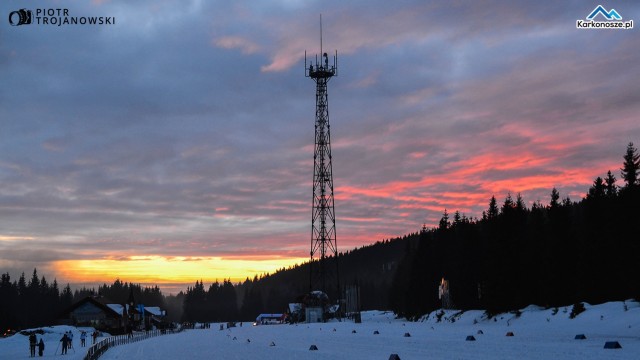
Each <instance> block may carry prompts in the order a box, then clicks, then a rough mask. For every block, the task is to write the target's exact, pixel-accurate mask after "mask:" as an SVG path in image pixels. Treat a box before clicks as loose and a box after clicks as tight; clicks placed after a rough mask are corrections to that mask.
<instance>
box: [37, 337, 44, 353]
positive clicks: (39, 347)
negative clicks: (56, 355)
mask: <svg viewBox="0 0 640 360" xmlns="http://www.w3.org/2000/svg"><path fill="white" fill-rule="evenodd" d="M42 353H44V341H42V338H40V342H39V343H38V355H40V356H42Z"/></svg>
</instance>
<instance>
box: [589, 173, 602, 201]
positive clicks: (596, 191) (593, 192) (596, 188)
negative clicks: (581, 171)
mask: <svg viewBox="0 0 640 360" xmlns="http://www.w3.org/2000/svg"><path fill="white" fill-rule="evenodd" d="M604 194H605V184H604V181H603V180H602V178H601V177H600V176H598V177H597V178H596V179H595V181H594V182H593V185H592V186H591V187H590V188H589V194H587V197H588V198H590V199H592V198H593V199H597V198H601V197H603V196H604Z"/></svg>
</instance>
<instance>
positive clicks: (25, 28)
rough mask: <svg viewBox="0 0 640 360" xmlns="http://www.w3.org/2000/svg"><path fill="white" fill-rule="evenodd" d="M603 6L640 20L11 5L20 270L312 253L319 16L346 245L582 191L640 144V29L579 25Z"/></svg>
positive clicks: (93, 274) (163, 275)
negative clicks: (27, 17)
mask: <svg viewBox="0 0 640 360" xmlns="http://www.w3.org/2000/svg"><path fill="white" fill-rule="evenodd" d="M598 4H602V6H603V7H604V8H605V9H606V10H611V9H615V10H616V12H617V13H619V14H620V15H621V16H622V20H623V21H628V20H634V22H635V21H637V20H640V4H639V3H638V2H636V1H615V2H614V1H610V2H590V1H536V2H531V1H484V2H478V1H430V2H425V1H422V0H416V1H411V0H407V1H393V2H389V1H370V0H367V1H298V0H281V1H163V0H154V1H143V0H141V1H135V2H130V1H118V0H112V1H110V0H99V1H98V0H95V1H91V2H90V1H23V0H20V1H18V0H6V1H2V2H1V3H0V14H1V15H2V17H1V18H0V80H1V84H2V86H0V272H2V273H7V272H8V273H10V274H11V276H12V278H13V279H15V278H17V277H18V276H19V274H20V273H21V272H23V271H24V272H25V273H26V274H27V275H28V276H29V274H30V273H31V272H32V271H33V269H34V268H37V269H38V273H39V274H40V275H45V276H46V277H47V279H48V280H51V278H56V279H58V281H59V282H62V283H66V282H71V283H73V284H93V283H102V282H106V283H111V282H113V280H115V278H120V279H121V280H123V281H132V282H136V283H143V284H158V285H160V286H161V288H163V289H178V288H180V286H183V284H184V283H188V284H189V283H190V284H193V283H194V282H195V281H196V280H200V279H202V280H204V281H205V283H208V282H211V281H215V280H216V279H218V280H220V281H221V280H222V279H225V278H231V279H232V280H234V281H239V280H242V279H244V278H245V277H247V276H248V277H253V276H254V275H256V274H262V273H265V272H273V271H274V270H276V269H278V268H282V267H288V266H291V265H293V264H297V263H301V262H303V261H305V260H306V259H308V257H309V249H310V241H311V200H312V177H313V140H314V121H315V83H314V82H313V81H312V80H311V79H309V78H305V76H304V56H305V51H306V52H307V56H308V57H314V56H315V54H317V53H319V52H320V29H319V28H320V25H319V18H320V14H322V27H323V35H322V37H323V40H322V41H323V50H324V51H328V52H330V53H333V52H335V51H337V53H338V76H337V77H334V78H332V79H331V80H330V82H329V86H328V98H329V114H330V115H329V122H330V124H331V140H332V143H331V149H332V155H333V158H332V163H333V176H334V185H335V213H336V230H337V245H338V249H339V251H347V250H350V249H353V248H354V247H359V246H362V245H367V244H371V243H373V242H376V241H379V240H384V239H389V238H394V237H397V236H402V235H405V234H408V233H412V232H416V231H418V230H419V229H420V228H421V227H422V225H423V224H426V225H427V226H434V225H436V224H437V222H438V221H439V219H440V217H441V216H442V213H443V211H444V210H445V209H447V211H448V212H449V213H453V212H454V211H456V210H458V211H460V212H461V213H463V214H465V215H466V216H468V217H481V215H482V211H483V210H485V209H487V208H488V204H489V200H490V198H491V196H496V198H497V199H498V201H499V202H500V201H502V200H503V199H504V198H505V197H506V196H507V194H512V195H513V196H514V197H515V196H516V194H518V193H520V194H521V195H522V197H523V198H524V200H525V202H526V203H527V204H528V205H529V206H530V205H531V204H532V203H533V202H535V201H540V202H541V203H542V204H547V203H548V202H549V194H550V193H551V189H552V188H554V187H555V188H557V189H558V190H559V192H560V195H561V196H562V197H566V196H569V197H570V198H571V199H572V200H579V199H581V198H582V197H583V196H584V195H585V194H586V192H587V190H588V188H589V186H590V185H591V184H592V183H593V180H594V179H595V178H596V177H597V176H604V175H605V174H606V172H607V171H608V170H611V171H612V173H613V174H614V175H616V177H617V178H618V179H620V167H621V165H622V161H623V158H622V156H623V155H624V153H625V149H626V146H627V144H628V143H629V142H634V143H635V144H640V122H639V121H638V118H637V116H638V113H639V112H640V101H639V100H640V83H639V82H638V79H639V78H640V52H639V51H638V49H640V37H639V36H638V29H637V26H636V27H635V28H634V29H630V30H621V29H615V30H614V29H578V28H576V21H577V20H584V19H585V18H586V17H587V16H588V15H589V14H590V13H591V12H592V11H593V10H594V8H595V7H596V6H597V5H598ZM22 8H24V9H27V10H31V11H32V24H25V25H20V26H12V25H11V24H10V22H9V21H7V19H10V20H11V19H13V22H14V23H16V22H17V21H18V20H17V19H18V17H17V15H16V14H13V15H11V14H12V12H13V11H17V10H19V9H22ZM38 9H45V10H44V11H42V12H40V13H38ZM46 9H62V10H64V9H66V10H67V16H68V17H76V18H81V17H92V16H93V17H103V19H109V20H105V22H107V23H106V24H105V23H103V24H98V25H89V24H84V25H82V24H76V25H66V24H64V25H61V26H57V25H55V24H54V25H52V24H51V22H54V21H56V20H52V18H48V19H47V21H48V24H44V23H42V22H44V20H43V19H42V18H43V17H44V15H43V14H45V15H46V14H47V13H49V11H47V10H46ZM56 11H57V10H54V12H56ZM10 15H11V16H10ZM61 15H64V12H63V13H62V14H61ZM37 16H40V17H41V18H40V19H36V17H37ZM57 16H58V15H57V14H56V15H55V17H57ZM598 16H599V18H598V19H597V20H599V21H606V20H605V19H604V17H603V16H602V15H598ZM59 20H62V19H58V21H59ZM37 21H39V22H40V23H36V22H37ZM621 183H622V181H621V180H619V184H621Z"/></svg>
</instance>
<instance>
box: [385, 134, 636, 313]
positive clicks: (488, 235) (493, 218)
mask: <svg viewBox="0 0 640 360" xmlns="http://www.w3.org/2000/svg"><path fill="white" fill-rule="evenodd" d="M623 158H624V162H623V166H622V168H621V176H622V179H623V181H624V185H623V186H620V187H619V186H618V185H617V179H616V177H615V176H614V175H613V173H612V172H611V171H609V172H607V174H606V176H605V177H604V178H602V177H597V178H596V179H595V180H594V182H593V185H592V186H591V188H590V189H589V190H588V192H587V194H586V196H585V197H584V198H583V199H582V200H580V201H578V202H574V201H571V200H570V199H569V198H568V197H565V198H564V199H561V196H560V194H559V192H558V191H557V190H556V189H555V188H554V189H553V190H552V191H551V194H550V200H549V203H548V204H546V205H543V204H541V203H540V202H535V203H534V204H533V205H532V206H531V208H527V206H525V202H524V200H523V199H522V197H521V196H520V195H519V194H518V195H517V196H516V199H513V197H512V196H511V195H510V194H509V195H507V197H506V198H505V200H504V202H503V203H502V204H501V205H498V202H497V201H496V199H495V197H492V198H491V200H490V201H489V206H488V209H487V210H486V211H485V212H484V213H483V214H482V218H481V219H469V218H467V217H466V216H464V215H461V214H460V213H459V212H455V213H454V215H453V218H451V216H450V214H449V213H448V212H447V211H446V210H445V212H444V214H443V216H442V218H441V220H440V223H439V226H438V227H437V228H433V229H423V231H422V232H421V233H420V234H419V235H417V236H415V244H416V246H415V248H414V249H410V250H408V251H407V253H406V254H405V258H404V260H403V261H402V263H401V265H400V267H399V269H398V272H397V273H396V275H395V279H394V284H393V289H392V293H391V303H392V304H391V307H392V309H393V310H394V311H395V312H396V313H398V314H400V315H403V316H407V317H418V316H420V315H422V314H425V313H427V312H430V311H433V310H435V309H438V308H441V307H442V305H443V302H442V299H441V298H440V297H439V293H438V286H439V284H440V282H441V281H442V279H443V278H444V279H446V280H448V281H449V294H450V300H451V302H452V303H453V305H452V306H454V307H455V308H457V309H463V310H464V309H472V308H473V309H485V310H487V311H488V312H489V313H497V312H502V311H508V310H516V309H520V308H522V307H525V306H527V305H529V304H537V305H541V306H545V307H553V306H560V305H567V304H572V303H574V304H575V303H578V302H581V301H587V302H591V303H601V302H605V301H611V300H625V299H629V298H636V299H640V266H638V264H640V239H639V238H638V234H640V221H639V219H640V181H639V180H638V175H639V168H640V155H639V154H638V150H637V149H636V148H635V147H634V145H633V143H630V144H629V145H628V146H627V151H626V153H625V155H624V157H623Z"/></svg>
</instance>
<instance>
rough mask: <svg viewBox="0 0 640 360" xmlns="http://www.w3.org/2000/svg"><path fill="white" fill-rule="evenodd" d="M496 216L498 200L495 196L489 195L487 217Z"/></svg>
mask: <svg viewBox="0 0 640 360" xmlns="http://www.w3.org/2000/svg"><path fill="white" fill-rule="evenodd" d="M497 217H498V202H497V201H496V197H495V196H491V200H490V201H489V210H488V211H487V219H489V220H491V219H495V218H497Z"/></svg>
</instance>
